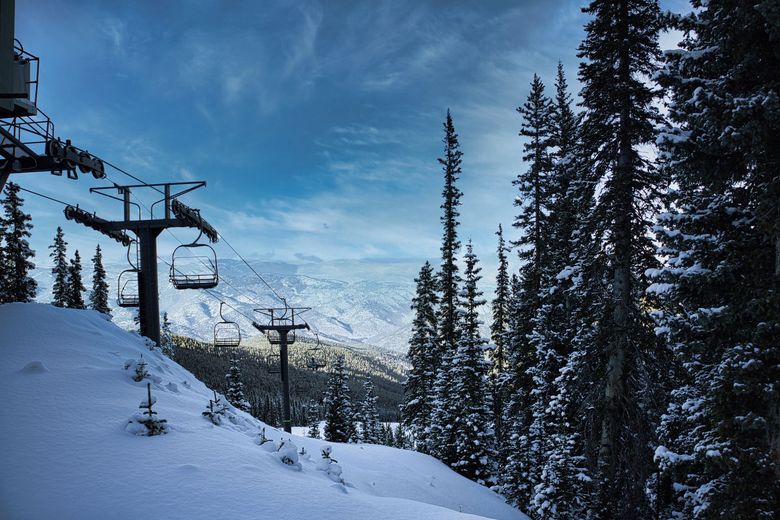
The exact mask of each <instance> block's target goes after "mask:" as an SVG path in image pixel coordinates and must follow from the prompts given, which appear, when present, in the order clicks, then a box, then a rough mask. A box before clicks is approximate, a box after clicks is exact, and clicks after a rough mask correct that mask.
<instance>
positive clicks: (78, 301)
mask: <svg viewBox="0 0 780 520" xmlns="http://www.w3.org/2000/svg"><path fill="white" fill-rule="evenodd" d="M85 290H86V287H84V282H83V281H82V279H81V256H79V251H78V249H77V250H76V253H75V254H74V255H73V258H72V259H71V261H70V265H69V266H68V285H67V290H66V292H65V303H66V305H67V306H68V307H70V308H71V309H86V306H85V305H84V296H83V293H84V291H85Z"/></svg>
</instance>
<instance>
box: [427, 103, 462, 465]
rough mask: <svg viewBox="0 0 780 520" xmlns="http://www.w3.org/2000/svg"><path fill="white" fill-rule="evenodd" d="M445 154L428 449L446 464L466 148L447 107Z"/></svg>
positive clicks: (450, 450)
mask: <svg viewBox="0 0 780 520" xmlns="http://www.w3.org/2000/svg"><path fill="white" fill-rule="evenodd" d="M443 142H444V157H441V158H439V164H441V166H442V171H443V173H444V189H443V190H442V197H443V199H444V200H443V202H442V205H441V209H442V210H443V214H442V216H441V218H440V220H441V223H442V227H443V228H444V230H443V234H442V245H441V255H442V256H441V267H440V269H439V277H438V280H437V282H438V291H439V307H438V309H437V313H436V326H437V341H436V345H437V347H438V351H439V352H438V353H437V354H434V355H432V356H431V359H432V360H433V363H434V381H433V391H432V395H431V406H432V409H431V421H430V424H431V426H430V429H429V433H428V435H429V449H428V451H429V452H430V453H431V454H433V455H434V456H436V457H438V458H439V459H440V460H442V461H444V462H445V463H447V464H451V463H452V462H454V461H455V460H456V454H455V445H454V437H453V432H452V422H453V420H454V418H455V403H454V400H455V399H456V397H455V396H453V394H452V392H451V386H450V382H451V381H450V368H451V362H452V358H453V356H454V355H455V350H456V349H457V345H458V331H459V327H458V291H459V289H458V288H459V285H460V276H459V274H458V265H457V255H458V251H459V250H460V241H459V240H458V225H459V224H460V222H459V221H458V217H459V216H460V213H459V212H458V206H460V204H461V203H460V197H461V191H460V189H459V188H458V187H457V185H456V184H457V181H458V179H459V178H460V174H461V162H462V157H463V152H461V151H460V143H459V142H458V134H457V133H456V132H455V126H454V125H453V123H452V115H451V114H450V111H449V110H447V118H446V120H445V122H444V139H443Z"/></svg>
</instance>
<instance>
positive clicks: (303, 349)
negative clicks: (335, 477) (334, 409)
mask: <svg viewBox="0 0 780 520" xmlns="http://www.w3.org/2000/svg"><path fill="white" fill-rule="evenodd" d="M173 343H174V345H175V346H174V348H173V358H174V359H175V360H176V361H177V362H178V363H179V364H181V365H182V366H183V367H185V368H186V369H187V370H189V371H190V372H192V373H193V374H194V375H195V376H196V377H197V378H198V379H200V380H201V381H203V382H204V383H205V384H206V385H207V386H209V388H213V389H215V390H217V391H219V392H222V393H226V392H227V388H228V382H227V380H226V379H225V375H226V374H227V373H228V372H229V369H230V358H231V355H232V356H235V358H236V359H237V361H238V366H239V369H240V373H241V380H242V382H243V385H244V396H245V398H246V399H247V401H248V402H249V404H250V410H249V411H250V413H251V414H252V415H254V416H255V417H257V418H258V419H260V420H262V421H263V422H265V423H267V424H270V425H274V426H280V425H281V382H280V380H279V374H278V373H270V372H271V371H272V370H273V369H274V368H278V367H276V365H277V364H278V358H274V357H271V354H273V353H277V354H278V347H273V346H271V345H270V344H268V343H267V341H266V340H265V339H264V338H251V339H250V340H249V341H248V342H246V343H245V346H242V347H239V348H234V349H226V348H218V347H214V346H213V345H212V344H210V343H204V342H199V341H196V340H194V339H191V338H186V337H183V336H175V335H174V336H173ZM313 347H315V343H313V342H312V341H311V340H310V339H308V338H303V339H298V341H296V343H295V344H293V345H292V346H290V348H289V361H290V406H291V416H292V417H291V418H292V422H293V424H294V425H298V426H305V425H308V424H310V423H311V421H312V420H314V419H315V418H316V419H318V420H321V419H324V413H325V408H324V406H325V402H324V396H325V394H326V391H327V384H328V378H329V375H330V373H331V371H332V369H333V367H334V366H335V365H336V362H337V360H338V358H339V357H340V356H343V357H344V359H345V364H346V367H347V368H346V371H347V375H348V385H349V389H350V391H351V393H352V395H355V396H360V395H362V393H363V382H364V381H365V380H366V379H369V378H370V380H371V382H372V383H373V386H374V393H375V395H376V396H377V410H378V413H379V419H380V420H381V421H384V422H397V421H398V407H399V404H400V402H401V400H402V399H403V387H402V384H401V381H402V379H403V365H402V362H401V361H400V360H398V359H396V358H394V357H393V356H392V355H390V354H385V353H380V352H376V353H374V352H369V351H365V352H363V351H358V350H353V349H351V348H349V347H344V346H341V345H333V344H327V343H324V344H323V345H322V349H321V350H317V351H316V353H314V354H313V352H314V351H312V350H311V349H312V348H313ZM312 355H316V357H317V359H318V360H321V361H323V362H324V363H325V368H324V369H321V370H317V371H315V370H311V369H310V368H308V365H309V361H310V358H311V357H312ZM312 402H314V403H315V404H316V405H317V406H316V409H314V410H309V408H310V403H312Z"/></svg>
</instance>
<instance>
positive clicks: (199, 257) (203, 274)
mask: <svg viewBox="0 0 780 520" xmlns="http://www.w3.org/2000/svg"><path fill="white" fill-rule="evenodd" d="M202 235H203V230H201V232H200V234H199V235H198V238H196V239H195V240H194V241H193V242H192V243H191V244H182V245H180V246H178V247H177V248H176V249H174V250H173V256H172V258H171V270H170V276H169V280H170V281H171V284H172V285H173V287H174V288H176V289H180V290H181V289H212V288H214V287H216V286H217V284H218V283H219V274H218V271H217V253H216V252H215V251H214V248H212V247H211V246H210V245H208V244H199V243H198V240H200V237H201V236H202ZM177 264H178V265H177ZM185 270H186V271H187V272H185Z"/></svg>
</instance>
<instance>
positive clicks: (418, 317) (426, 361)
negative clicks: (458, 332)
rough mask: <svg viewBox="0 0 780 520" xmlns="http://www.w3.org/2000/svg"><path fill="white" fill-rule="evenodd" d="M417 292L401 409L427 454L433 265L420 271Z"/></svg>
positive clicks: (433, 318)
mask: <svg viewBox="0 0 780 520" xmlns="http://www.w3.org/2000/svg"><path fill="white" fill-rule="evenodd" d="M415 282H416V283H417V293H416V295H415V297H414V299H413V300H412V309H413V310H414V321H413V322H412V337H411V339H410V340H409V351H408V353H407V356H406V358H407V360H408V361H409V364H410V365H411V368H410V369H409V372H408V373H407V376H406V381H405V382H404V403H403V405H402V407H401V410H402V412H403V415H404V417H405V418H406V421H407V424H408V425H409V429H410V431H411V434H412V436H413V439H414V445H415V449H417V450H418V451H422V452H423V453H427V450H428V445H427V444H428V435H427V432H428V428H429V427H430V420H431V401H432V393H433V380H434V374H435V369H436V366H435V363H434V358H435V356H436V354H437V353H438V349H437V345H436V305H437V303H438V297H437V295H436V285H435V284H436V281H435V275H434V272H433V267H431V264H430V262H425V264H424V265H423V266H422V268H421V269H420V274H419V276H418V277H417V278H416V279H415Z"/></svg>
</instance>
